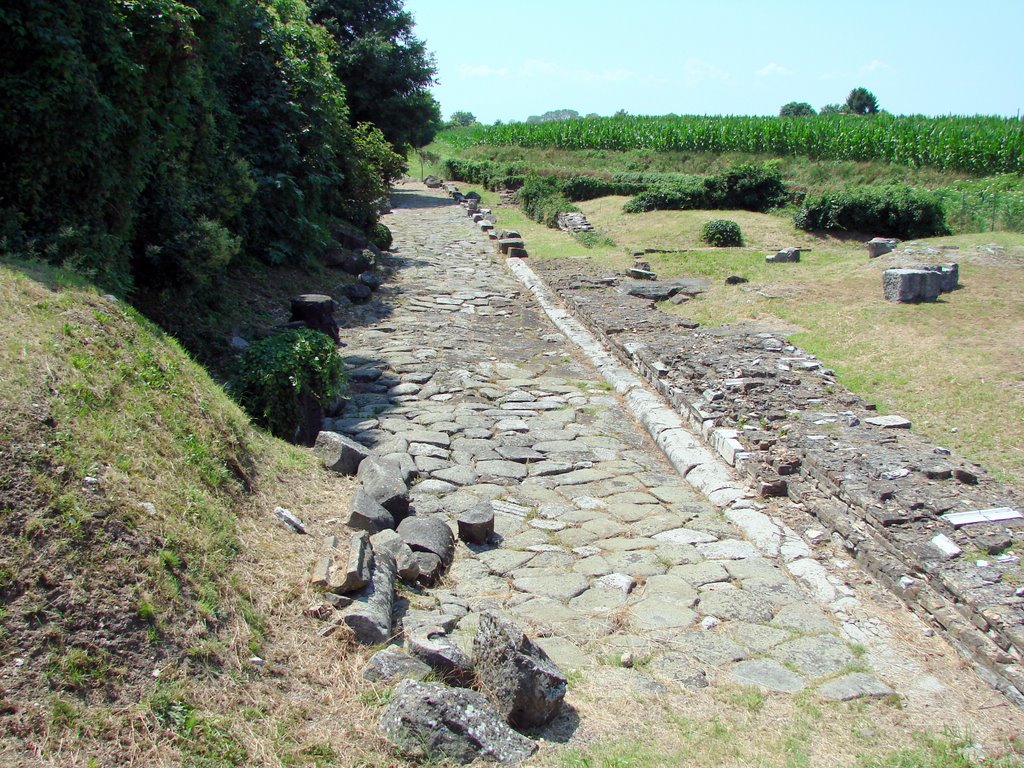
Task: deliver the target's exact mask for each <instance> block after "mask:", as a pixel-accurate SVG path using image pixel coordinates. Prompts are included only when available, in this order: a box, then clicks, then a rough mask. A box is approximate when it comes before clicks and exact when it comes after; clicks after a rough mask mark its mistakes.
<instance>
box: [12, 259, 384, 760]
mask: <svg viewBox="0 0 1024 768" xmlns="http://www.w3.org/2000/svg"><path fill="white" fill-rule="evenodd" d="M278 300H279V301H280V297H279V299H278ZM0 302H2V304H3V306H4V307H5V308H6V310H5V322H4V324H3V326H2V327H0V403H2V404H3V405H2V417H0V674H2V678H3V681H4V682H3V692H2V696H0V732H2V733H3V736H2V737H0V762H2V763H3V764H4V765H12V766H13V765H26V766H28V765H32V766H39V765H59V766H80V765H81V766H108V765H146V766H171V765H174V766H178V765H186V766H209V767H210V768H220V767H221V766H242V765H257V764H258V765H268V766H285V765H287V766H314V765H316V766H325V765H350V764H352V763H353V762H362V763H364V764H367V765H375V764H388V763H389V762H391V761H392V760H393V757H392V756H390V755H388V753H387V751H386V750H384V749H383V748H382V746H381V742H379V741H377V740H376V739H375V737H374V735H373V730H372V718H371V717H368V716H367V713H368V712H369V711H371V710H370V709H368V704H366V703H365V702H363V701H361V700H360V699H359V696H358V690H359V689H358V688H357V687H356V686H355V684H354V682H353V681H354V679H355V675H356V671H357V670H358V665H359V660H360V659H361V658H362V657H361V655H359V654H355V653H349V652H347V651H346V649H345V648H344V647H343V646H340V645H339V643H338V641H337V640H336V639H321V638H318V637H317V636H316V629H317V624H316V622H315V621H313V620H311V619H307V618H305V617H304V616H303V615H302V609H303V607H304V606H305V605H306V604H307V603H308V602H309V600H310V598H311V595H310V594H309V593H308V588H307V586H306V568H307V566H308V564H309V563H310V562H312V559H313V558H314V556H315V551H316V550H317V549H318V547H319V535H318V533H319V532H320V531H322V530H324V524H323V521H324V520H325V519H327V518H328V517H337V514H338V508H339V507H340V506H341V505H342V504H343V503H344V501H345V497H346V495H347V494H348V493H349V492H350V490H351V489H350V487H349V483H348V482H347V481H337V480H334V479H332V478H330V477H327V473H325V472H324V471H323V470H322V469H321V468H319V467H318V466H316V464H315V462H314V461H313V460H312V458H311V455H310V454H309V453H308V452H307V451H304V450H300V449H296V448H294V447H292V446H290V445H287V444H285V443H282V442H280V441H277V440H274V439H272V438H270V437H268V436H267V435H265V434H263V433H261V432H259V431H257V430H255V429H253V428H252V426H251V425H250V424H249V421H248V419H247V418H246V417H245V415H244V414H243V413H242V412H241V411H240V410H239V409H238V407H237V406H235V405H234V404H233V403H232V402H231V400H230V399H229V398H228V397H227V395H226V394H225V393H224V391H223V390H222V389H221V388H220V387H219V386H218V385H217V384H216V383H215V382H214V381H212V380H211V379H210V377H209V376H208V375H207V374H206V372H205V371H204V370H203V369H202V368H200V367H199V366H198V365H197V364H195V363H194V362H192V360H191V359H189V357H188V356H187V355H186V354H184V353H183V352H182V350H181V348H180V347H179V346H178V345H177V343H175V342H174V341H173V340H172V339H170V338H169V337H168V336H166V335H165V334H164V333H163V332H162V331H161V330H160V329H158V328H157V327H156V326H154V325H153V324H151V323H150V322H148V321H146V320H144V319H143V318H142V317H141V316H140V315H139V314H138V313H137V312H136V311H134V310H133V309H131V308H130V307H128V306H127V305H126V304H123V303H120V302H117V301H115V300H112V299H109V298H105V297H103V296H101V295H99V292H98V291H97V290H96V289H95V288H93V287H92V286H91V285H89V284H87V283H84V282H83V281H81V280H79V279H77V278H75V277H73V276H72V275H70V274H68V273H63V272H59V271H55V270H53V269H51V268H46V267H41V266H38V265H24V264H4V265H2V266H0ZM276 505H282V506H285V507H288V508H289V509H291V510H292V511H294V512H295V513H296V514H297V515H299V517H301V518H303V519H304V520H305V521H306V522H307V524H308V525H309V528H310V532H311V534H313V535H310V536H298V535H296V534H293V533H290V532H288V531H287V530H286V529H284V528H283V527H282V526H280V525H279V524H277V523H276V522H275V521H274V520H273V518H272V516H271V510H272V509H273V508H274V506H276ZM340 722H345V723H348V725H347V726H346V727H344V728H342V727H339V726H338V723H340Z"/></svg>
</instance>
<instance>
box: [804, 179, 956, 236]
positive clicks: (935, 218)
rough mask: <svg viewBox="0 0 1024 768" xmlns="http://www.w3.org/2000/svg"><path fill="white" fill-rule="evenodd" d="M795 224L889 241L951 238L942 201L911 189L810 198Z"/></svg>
mask: <svg viewBox="0 0 1024 768" xmlns="http://www.w3.org/2000/svg"><path fill="white" fill-rule="evenodd" d="M793 221H794V222H795V224H796V226H797V227H799V228H800V229H805V230H846V231H850V232H863V233H869V234H872V235H884V236H887V237H900V238H912V237H929V236H933V235H945V234H949V228H948V227H947V226H946V220H945V212H944V210H943V205H942V199H941V197H940V196H939V195H938V194H936V193H934V192H928V191H925V190H919V189H913V188H912V187H860V188H857V189H848V190H844V191H841V192H828V193H826V194H823V195H817V196H815V197H810V198H807V200H805V201H804V204H803V207H802V208H801V209H800V211H799V212H798V213H797V214H796V216H795V217H794V219H793Z"/></svg>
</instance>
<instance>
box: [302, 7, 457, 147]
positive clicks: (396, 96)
mask: <svg viewBox="0 0 1024 768" xmlns="http://www.w3.org/2000/svg"><path fill="white" fill-rule="evenodd" d="M308 1H309V6H310V8H311V10H312V18H313V21H315V22H317V23H318V24H322V25H323V26H324V27H326V28H327V30H328V31H329V32H330V33H331V36H332V37H333V38H334V39H335V40H336V41H337V43H338V44H337V45H336V46H335V47H334V48H333V50H332V51H331V54H330V56H331V62H332V65H333V68H334V73H335V75H336V76H337V77H338V79H339V80H341V82H342V83H343V84H344V86H345V98H346V101H347V102H348V108H349V112H350V113H351V117H352V122H353V123H364V122H366V123H373V124H374V125H376V126H377V127H378V128H379V129H380V130H381V131H382V132H383V134H384V136H385V137H386V138H387V140H388V141H389V142H391V143H392V144H393V145H394V146H396V147H404V146H406V145H409V146H412V147H422V146H425V145H427V144H429V143H430V141H431V139H433V137H434V134H435V133H436V132H437V131H438V130H439V129H440V128H441V108H440V106H439V105H438V103H437V102H436V101H435V100H434V97H433V96H431V95H430V93H429V92H428V91H427V90H426V88H427V87H428V86H429V85H430V84H431V83H432V82H433V80H434V72H435V68H434V61H433V58H432V57H431V56H430V54H429V53H428V52H427V49H426V46H425V45H424V43H423V41H422V40H419V39H417V38H416V37H415V36H414V35H413V19H412V15H411V14H410V13H409V12H408V11H406V10H404V9H403V7H402V3H403V0H308Z"/></svg>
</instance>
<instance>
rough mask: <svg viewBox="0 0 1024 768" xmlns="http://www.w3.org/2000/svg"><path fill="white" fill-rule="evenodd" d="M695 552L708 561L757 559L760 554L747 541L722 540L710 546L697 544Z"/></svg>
mask: <svg viewBox="0 0 1024 768" xmlns="http://www.w3.org/2000/svg"><path fill="white" fill-rule="evenodd" d="M696 547H697V551H698V552H700V553H701V554H702V555H704V557H706V558H707V559H708V560H743V559H744V558H747V557H757V556H758V555H759V554H760V553H759V552H758V551H757V549H756V548H755V547H754V545H753V544H751V543H750V542H749V541H741V540H739V539H724V540H723V541H715V542H712V543H711V544H697V545H696Z"/></svg>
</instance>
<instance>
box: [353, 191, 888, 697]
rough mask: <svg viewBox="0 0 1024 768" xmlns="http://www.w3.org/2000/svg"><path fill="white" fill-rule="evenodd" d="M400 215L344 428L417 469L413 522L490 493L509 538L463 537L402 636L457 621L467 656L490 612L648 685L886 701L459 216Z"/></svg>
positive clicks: (434, 210)
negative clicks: (423, 624)
mask: <svg viewBox="0 0 1024 768" xmlns="http://www.w3.org/2000/svg"><path fill="white" fill-rule="evenodd" d="M396 204H397V207H396V209H395V211H394V214H393V215H391V216H389V217H388V220H387V223H388V225H389V226H390V227H391V229H392V231H393V233H394V235H395V254H396V255H395V257H394V260H393V266H394V267H395V270H396V271H395V276H394V278H393V280H391V281H389V283H388V285H387V286H386V287H385V288H384V289H383V290H382V294H381V295H380V301H383V302H384V303H385V305H386V306H387V307H389V308H390V309H389V311H388V312H385V311H381V309H380V305H379V304H378V305H377V307H376V308H369V309H363V310H362V316H361V318H360V324H358V325H354V326H353V327H351V328H348V329H346V330H344V331H343V337H344V338H345V339H346V340H347V342H348V344H349V346H348V348H347V349H346V350H345V352H346V358H347V363H348V365H349V367H350V376H351V379H352V381H353V383H354V390H355V392H356V394H355V395H354V396H353V398H352V401H351V403H350V404H349V407H348V410H347V411H346V412H345V413H344V414H343V417H342V418H339V419H338V420H336V421H335V423H334V425H333V426H334V428H335V429H338V430H339V431H343V432H347V433H349V434H351V435H354V436H355V437H356V438H357V439H359V440H361V441H363V442H364V443H367V444H370V445H372V446H373V447H374V449H375V450H376V451H377V452H379V453H384V454H386V453H391V452H395V453H401V452H408V453H409V454H410V455H412V456H413V457H414V461H415V464H416V468H417V470H418V471H419V473H420V476H421V477H422V478H423V479H422V480H421V481H420V482H419V483H418V484H417V485H415V486H414V487H413V489H412V497H413V500H414V506H415V508H416V510H417V513H418V514H429V513H437V514H443V515H445V516H446V517H447V519H449V521H450V522H451V524H452V526H453V527H454V524H455V516H456V515H457V514H458V513H459V512H462V511H464V510H466V509H468V508H470V507H473V506H474V505H476V504H479V503H480V502H481V501H482V500H490V501H493V502H494V506H495V508H496V510H497V514H496V533H497V534H498V536H497V537H496V538H498V539H500V540H499V541H497V542H496V543H495V544H494V545H490V546H482V547H472V548H470V547H467V546H466V545H465V544H462V543H460V544H459V553H458V556H457V559H456V562H455V564H454V565H453V567H452V569H451V571H450V573H449V575H448V577H446V579H445V581H444V582H443V583H442V585H440V586H439V587H437V588H435V589H433V590H431V593H430V594H431V597H432V600H433V602H434V604H435V605H434V610H433V611H430V612H427V613H426V614H424V611H423V610H422V609H420V610H410V611H409V612H408V614H407V616H406V623H407V624H410V623H412V622H418V621H428V620H429V621H435V620H438V619H439V618H444V617H448V620H447V621H446V625H447V626H452V625H454V624H455V620H456V619H459V621H458V623H457V625H456V626H455V627H454V637H455V639H456V641H457V642H459V643H460V644H465V643H466V642H467V641H468V639H469V638H471V635H472V632H473V631H474V629H475V626H474V625H475V621H474V620H475V611H476V610H479V609H483V608H497V609H500V610H502V611H505V612H507V613H508V614H509V615H510V616H512V617H513V618H514V619H515V620H516V621H518V622H519V623H520V624H522V625H523V626H524V628H526V629H527V630H528V631H529V632H530V633H531V634H533V635H534V636H536V637H537V638H538V642H539V644H540V645H542V647H544V649H545V650H546V651H547V652H548V653H549V654H550V655H551V657H552V658H553V659H554V660H555V661H556V662H557V663H559V664H560V665H561V666H563V668H566V669H569V670H572V669H584V668H589V667H594V666H597V665H609V664H611V665H617V664H620V663H621V660H622V659H623V657H624V656H625V658H626V663H627V664H629V663H630V659H632V661H633V662H634V663H636V664H638V665H640V666H641V669H640V670H631V671H630V675H629V680H630V684H631V685H633V686H634V687H637V688H639V689H643V688H645V687H649V688H653V689H658V688H662V687H673V686H691V687H694V686H703V685H705V684H707V683H709V682H710V683H711V684H715V683H717V682H720V681H721V682H729V681H731V682H738V683H744V684H749V685H756V686H760V687H763V688H766V689H769V690H775V691H785V692H796V691H800V690H803V689H805V688H808V687H817V688H818V690H819V692H820V693H821V694H822V695H825V696H827V697H829V698H852V697H855V696H860V695H865V696H880V695H886V694H889V693H891V691H890V690H889V688H888V687H887V686H886V685H885V684H884V683H883V682H881V681H880V680H879V679H878V678H877V677H875V676H874V675H873V674H870V669H869V668H868V666H867V663H866V660H865V658H863V657H862V652H863V649H862V648H860V647H859V646H855V645H853V646H851V645H849V644H848V643H846V642H845V641H844V640H843V639H842V637H841V635H840V632H839V630H838V628H837V626H836V624H835V623H834V621H833V620H832V618H831V617H830V615H829V614H828V613H827V612H826V611H824V610H822V608H820V607H819V606H818V604H817V603H816V602H815V600H814V598H813V597H812V596H811V595H810V594H809V593H808V592H807V591H806V590H805V589H804V588H803V586H802V585H800V584H799V583H797V582H796V581H794V580H793V578H792V577H791V576H790V575H789V574H788V573H787V572H786V570H785V569H784V568H783V567H782V565H783V563H782V560H781V559H773V558H766V557H764V556H762V555H761V554H760V550H758V549H757V548H755V547H754V546H753V545H752V544H751V543H750V542H748V541H746V540H745V539H744V538H743V536H742V534H741V533H740V531H739V530H738V529H737V528H736V527H735V526H734V525H733V524H732V523H731V522H729V521H728V520H727V519H726V518H725V517H724V516H723V515H722V513H721V512H720V511H718V510H717V509H716V508H715V507H714V505H712V504H711V503H710V502H709V501H707V500H706V499H704V498H703V497H701V496H700V495H698V494H697V493H696V492H695V491H694V490H693V489H692V488H691V487H690V486H688V485H687V484H686V483H685V482H684V481H683V480H682V479H681V478H680V477H679V475H678V474H677V473H676V472H675V471H674V470H673V469H672V467H671V466H670V465H669V464H668V463H667V462H666V461H665V459H664V457H663V456H662V455H661V454H660V452H659V451H658V449H657V448H656V447H655V446H654V445H653V443H651V442H650V441H649V440H648V439H647V438H646V436H645V435H644V433H643V430H642V428H641V427H640V426H639V425H638V424H637V423H636V422H635V421H634V420H633V419H632V417H631V416H630V415H629V414H628V412H627V411H626V410H625V409H624V408H623V406H622V405H621V403H620V400H619V399H618V398H617V397H616V396H615V395H614V394H613V393H611V392H610V391H609V390H608V386H607V385H606V384H605V383H604V382H602V381H601V379H600V377H599V375H598V373H597V372H596V371H595V369H593V368H591V367H590V366H589V365H588V364H587V363H586V362H585V361H583V360H581V359H580V358H579V357H578V356H577V354H576V351H575V349H574V348H573V347H572V346H571V345H570V344H569V343H568V342H567V340H566V339H565V338H564V337H563V336H562V334H561V333H559V332H558V331H557V330H556V329H555V327H554V326H553V325H551V324H550V322H549V321H548V320H547V318H546V317H545V316H544V314H543V313H542V312H541V311H540V310H539V309H538V308H537V307H536V305H535V304H534V303H533V300H532V299H531V298H530V297H529V296H527V295H526V293H525V291H524V290H523V288H522V286H521V284H520V283H519V282H518V281H517V280H516V279H515V278H514V277H513V276H512V275H511V274H510V273H509V271H508V269H507V268H506V266H505V265H504V263H503V258H502V257H498V256H497V255H496V254H495V252H494V248H493V246H492V244H491V243H490V242H489V241H488V240H487V238H486V237H485V236H483V235H482V234H479V233H478V232H476V231H475V228H474V227H473V225H472V223H471V222H470V221H469V220H468V219H467V218H466V217H465V216H464V212H463V210H462V209H461V208H459V207H457V206H452V205H450V204H448V203H447V201H446V200H443V199H441V198H439V197H437V196H432V195H431V194H429V193H426V192H424V191H422V190H420V189H410V188H408V187H407V188H405V189H404V190H399V191H398V192H397V194H396ZM746 503H747V504H749V506H750V507H751V508H754V507H756V506H757V504H756V502H755V501H753V500H751V501H749V502H746ZM739 506H740V507H742V506H743V502H741V504H740V505H739ZM466 609H468V613H467V612H466ZM463 614H465V615H463ZM641 662H643V663H642V664H641Z"/></svg>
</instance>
